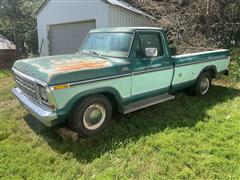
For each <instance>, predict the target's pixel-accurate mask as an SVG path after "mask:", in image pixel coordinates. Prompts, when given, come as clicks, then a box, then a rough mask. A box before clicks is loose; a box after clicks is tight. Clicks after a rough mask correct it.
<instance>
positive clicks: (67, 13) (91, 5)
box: [37, 0, 109, 56]
mask: <svg viewBox="0 0 240 180" xmlns="http://www.w3.org/2000/svg"><path fill="white" fill-rule="evenodd" d="M87 20H95V21H96V28H101V27H108V24H109V21H108V4H106V3H104V2H103V1H101V0H88V1H71V2H67V1H66V0H50V1H49V2H48V4H47V5H46V6H45V7H44V8H43V9H42V10H41V12H40V13H39V14H38V16H37V28H38V43H39V44H38V45H39V50H40V47H41V42H42V40H43V44H42V49H41V54H40V55H41V56H46V55H49V46H48V44H49V42H48V28H49V26H50V25H54V24H63V23H71V22H80V21H87Z"/></svg>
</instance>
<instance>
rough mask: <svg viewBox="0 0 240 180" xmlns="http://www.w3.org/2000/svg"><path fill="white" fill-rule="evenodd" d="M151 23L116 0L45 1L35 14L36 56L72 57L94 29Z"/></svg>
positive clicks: (147, 17) (127, 5)
mask: <svg viewBox="0 0 240 180" xmlns="http://www.w3.org/2000/svg"><path fill="white" fill-rule="evenodd" d="M153 20H154V18H153V17H152V16H150V15H147V14H145V13H144V12H142V11H140V10H138V9H136V8H134V7H132V6H130V5H129V4H127V3H125V2H122V1H118V0H46V1H45V2H44V3H43V4H42V5H41V7H40V8H39V9H38V11H37V28H38V44H39V51H40V55H41V56H46V55H55V54H68V53H75V52H77V50H78V49H79V47H80V45H81V43H82V41H83V40H84V37H85V36H86V34H87V33H88V31H89V30H91V29H94V28H103V27H121V26H151V24H152V21H153Z"/></svg>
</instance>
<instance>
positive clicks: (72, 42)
mask: <svg viewBox="0 0 240 180" xmlns="http://www.w3.org/2000/svg"><path fill="white" fill-rule="evenodd" d="M95 28H96V22H95V20H92V21H85V22H76V23H66V24H57V25H51V26H50V28H49V43H50V44H49V48H50V55H58V54H72V53H76V52H77V51H78V50H79V47H80V45H81V43H82V42H83V40H84V38H85V36H86V35H87V33H88V32H89V31H90V30H91V29H95Z"/></svg>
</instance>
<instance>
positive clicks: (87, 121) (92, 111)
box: [83, 103, 106, 130]
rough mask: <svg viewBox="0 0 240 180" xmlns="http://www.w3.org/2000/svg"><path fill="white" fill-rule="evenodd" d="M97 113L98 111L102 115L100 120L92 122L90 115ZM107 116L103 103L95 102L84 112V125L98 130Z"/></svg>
mask: <svg viewBox="0 0 240 180" xmlns="http://www.w3.org/2000/svg"><path fill="white" fill-rule="evenodd" d="M96 113H98V114H99V115H100V116H101V117H99V118H100V119H99V121H98V122H96V123H95V124H94V123H91V120H90V116H94V115H93V114H96ZM105 118H106V109H105V107H104V106H103V105H102V104H98V103H95V104H92V105H90V106H88V107H87V109H86V110H85V112H84V114H83V125H84V126H85V128H87V129H88V130H96V129H98V128H99V127H100V126H101V125H102V124H103V122H104V121H105Z"/></svg>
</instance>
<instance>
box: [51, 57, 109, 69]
mask: <svg viewBox="0 0 240 180" xmlns="http://www.w3.org/2000/svg"><path fill="white" fill-rule="evenodd" d="M108 66H111V63H110V62H109V61H106V60H104V59H96V60H80V61H75V62H67V63H63V64H55V65H54V69H55V70H56V71H57V72H64V71H79V70H84V69H100V68H105V67H108Z"/></svg>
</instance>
